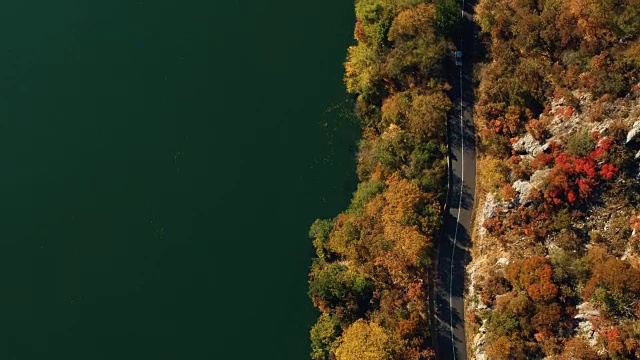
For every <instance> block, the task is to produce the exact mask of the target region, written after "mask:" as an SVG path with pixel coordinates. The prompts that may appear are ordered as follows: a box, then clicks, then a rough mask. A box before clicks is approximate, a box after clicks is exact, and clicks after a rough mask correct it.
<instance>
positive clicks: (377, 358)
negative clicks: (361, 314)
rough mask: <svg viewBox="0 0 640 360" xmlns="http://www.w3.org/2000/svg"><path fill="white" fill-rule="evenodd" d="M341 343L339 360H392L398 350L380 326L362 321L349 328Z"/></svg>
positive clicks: (338, 353) (337, 355)
mask: <svg viewBox="0 0 640 360" xmlns="http://www.w3.org/2000/svg"><path fill="white" fill-rule="evenodd" d="M339 341H340V345H339V346H338V348H337V349H336V358H337V360H392V359H394V353H395V351H396V349H397V343H396V342H395V341H394V340H393V338H392V337H391V336H389V334H387V332H386V331H385V330H384V329H383V328H382V327H381V326H380V325H378V324H376V323H375V322H367V321H365V320H362V319H360V320H358V321H356V322H354V323H353V324H352V325H351V326H349V327H348V328H347V329H346V330H345V332H344V333H343V334H342V337H341V338H340V340H339Z"/></svg>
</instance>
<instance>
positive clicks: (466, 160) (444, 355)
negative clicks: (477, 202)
mask: <svg viewBox="0 0 640 360" xmlns="http://www.w3.org/2000/svg"><path fill="white" fill-rule="evenodd" d="M462 3H463V10H464V16H463V22H462V28H461V36H460V40H459V42H458V43H457V44H456V46H457V47H458V49H461V50H462V52H463V65H462V67H460V68H456V69H455V70H453V69H452V70H451V71H449V73H450V74H452V75H451V76H450V79H449V83H450V84H451V85H452V86H453V90H452V101H453V102H454V109H453V111H451V114H450V115H449V120H448V121H449V126H448V132H449V133H448V136H449V156H450V159H451V163H450V165H451V167H450V170H451V171H450V173H449V177H450V186H449V195H448V198H447V211H446V212H445V222H444V230H445V232H444V236H442V239H441V241H440V244H439V249H438V254H437V263H436V275H437V279H436V285H435V288H434V307H435V309H434V310H435V311H434V316H435V330H436V336H437V341H436V344H435V345H436V352H437V355H438V356H437V358H438V359H442V360H465V359H466V358H467V351H466V341H465V333H464V303H463V291H464V277H465V264H466V261H467V260H468V252H467V247H468V246H469V244H470V236H469V235H470V230H471V211H472V209H473V201H474V196H475V180H476V156H475V155H476V154H475V140H474V129H473V91H472V81H471V75H472V61H471V59H472V57H473V38H474V32H475V26H474V24H473V23H472V22H471V21H469V18H471V14H473V6H474V3H475V1H469V0H466V1H465V0H462Z"/></svg>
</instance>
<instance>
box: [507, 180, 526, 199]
mask: <svg viewBox="0 0 640 360" xmlns="http://www.w3.org/2000/svg"><path fill="white" fill-rule="evenodd" d="M511 186H512V187H513V190H515V191H516V192H517V193H518V201H519V202H520V204H524V203H525V200H526V199H527V197H528V196H529V192H530V191H531V183H530V182H528V181H523V180H518V181H516V182H514V183H513V185H511Z"/></svg>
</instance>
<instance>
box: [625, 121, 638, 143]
mask: <svg viewBox="0 0 640 360" xmlns="http://www.w3.org/2000/svg"><path fill="white" fill-rule="evenodd" d="M638 135H640V120H638V121H636V122H635V123H633V126H632V127H631V130H629V132H628V133H627V144H629V143H631V142H632V141H634V140H636V139H637V138H638Z"/></svg>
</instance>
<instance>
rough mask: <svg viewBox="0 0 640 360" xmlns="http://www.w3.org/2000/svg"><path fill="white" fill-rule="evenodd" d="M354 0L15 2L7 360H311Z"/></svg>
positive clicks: (8, 96)
mask: <svg viewBox="0 0 640 360" xmlns="http://www.w3.org/2000/svg"><path fill="white" fill-rule="evenodd" d="M353 21H354V19H353V4H352V2H350V1H343V0H330V1H321V2H300V1H293V0H271V1H265V0H229V1H220V2H218V1H178V0H153V1H152V0H126V1H125V0H110V1H96V0H94V1H88V0H85V1H80V0H61V1H44V0H41V1H35V0H5V1H2V2H0V165H1V166H2V168H1V169H2V171H1V172H0V189H1V190H0V191H1V197H0V199H1V202H0V209H1V212H0V231H1V235H0V286H1V292H0V311H1V313H0V316H1V317H0V359H65V360H70V359H82V360H88V359H109V360H111V359H136V360H140V359H188V360H191V359H307V358H308V351H309V344H308V329H309V327H310V325H311V323H312V321H313V318H314V313H313V309H312V307H311V304H310V301H309V300H308V297H307V295H306V291H307V289H306V287H307V283H306V276H307V269H308V266H309V265H310V261H311V260H310V259H311V254H312V248H311V246H310V240H308V239H307V237H306V234H307V230H308V225H309V224H310V223H311V222H312V220H313V219H314V218H315V217H323V216H324V217H328V216H333V215H334V214H335V213H337V211H338V210H339V209H341V208H342V207H344V206H345V204H346V202H347V200H348V197H349V193H350V192H351V191H352V190H353V188H354V186H355V178H354V154H353V152H352V150H350V146H351V145H352V144H354V142H355V139H356V137H357V131H356V130H355V129H354V128H353V126H351V127H350V130H345V128H344V127H340V128H338V125H337V123H339V121H337V120H336V118H337V115H336V114H337V111H334V112H329V113H326V112H325V110H326V109H327V108H330V107H331V106H334V105H336V104H340V103H341V102H343V101H344V99H345V96H344V89H343V85H342V81H341V75H342V71H343V69H342V61H343V59H344V56H345V53H346V47H347V46H348V44H350V43H351V41H352V40H351V38H352V31H351V29H352V26H353Z"/></svg>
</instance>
